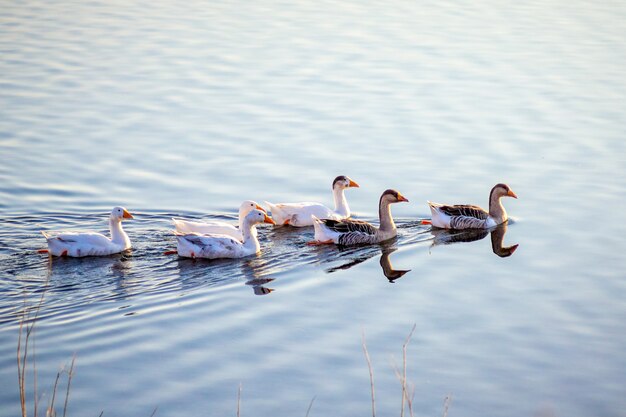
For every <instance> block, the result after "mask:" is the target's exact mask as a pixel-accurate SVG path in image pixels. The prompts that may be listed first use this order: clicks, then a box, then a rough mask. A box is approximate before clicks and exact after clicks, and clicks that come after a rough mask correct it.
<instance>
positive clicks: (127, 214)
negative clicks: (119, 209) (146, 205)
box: [122, 209, 134, 219]
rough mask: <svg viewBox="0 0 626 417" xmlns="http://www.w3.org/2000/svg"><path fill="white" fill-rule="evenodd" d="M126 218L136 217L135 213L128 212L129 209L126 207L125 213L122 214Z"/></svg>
mask: <svg viewBox="0 0 626 417" xmlns="http://www.w3.org/2000/svg"><path fill="white" fill-rule="evenodd" d="M122 217H123V218H125V219H134V217H133V215H132V214H130V213H129V212H128V210H126V209H124V214H123V215H122Z"/></svg>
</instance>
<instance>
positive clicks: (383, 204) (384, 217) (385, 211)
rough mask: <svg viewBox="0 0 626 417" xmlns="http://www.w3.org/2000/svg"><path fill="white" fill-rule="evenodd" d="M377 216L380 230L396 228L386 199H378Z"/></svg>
mask: <svg viewBox="0 0 626 417" xmlns="http://www.w3.org/2000/svg"><path fill="white" fill-rule="evenodd" d="M378 218H379V219H380V230H382V231H385V232H387V231H393V230H395V229H396V224H395V223H394V222H393V217H391V205H390V204H389V202H388V201H386V200H381V201H380V204H379V207H378Z"/></svg>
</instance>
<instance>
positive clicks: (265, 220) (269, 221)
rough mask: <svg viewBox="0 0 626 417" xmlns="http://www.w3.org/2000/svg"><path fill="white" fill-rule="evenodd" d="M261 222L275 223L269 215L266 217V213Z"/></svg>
mask: <svg viewBox="0 0 626 417" xmlns="http://www.w3.org/2000/svg"><path fill="white" fill-rule="evenodd" d="M263 223H269V224H276V222H275V221H274V220H272V218H271V217H268V216H267V214H266V215H265V219H263Z"/></svg>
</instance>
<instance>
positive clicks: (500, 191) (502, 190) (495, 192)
mask: <svg viewBox="0 0 626 417" xmlns="http://www.w3.org/2000/svg"><path fill="white" fill-rule="evenodd" d="M493 197H495V198H500V197H513V198H517V195H516V194H515V193H514V192H513V190H511V187H509V186H508V185H506V184H496V185H495V186H494V187H493V188H492V189H491V198H493Z"/></svg>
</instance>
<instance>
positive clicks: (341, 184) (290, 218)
mask: <svg viewBox="0 0 626 417" xmlns="http://www.w3.org/2000/svg"><path fill="white" fill-rule="evenodd" d="M358 186H359V184H357V183H356V182H354V181H353V180H352V179H351V178H349V177H347V176H345V175H340V176H338V177H337V178H335V180H334V181H333V187H332V189H333V199H334V200H335V209H334V210H331V209H330V208H328V207H326V206H324V205H323V204H319V203H310V202H303V203H279V204H273V203H270V202H269V201H266V202H265V204H267V206H268V207H269V209H270V211H271V212H272V218H273V219H274V220H275V221H276V223H277V224H282V225H287V224H288V225H290V226H296V227H304V226H313V219H312V218H311V216H315V217H318V218H321V219H333V220H342V219H347V218H348V217H350V207H348V201H347V200H346V196H345V194H344V190H345V189H346V188H350V187H357V188H358Z"/></svg>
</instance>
